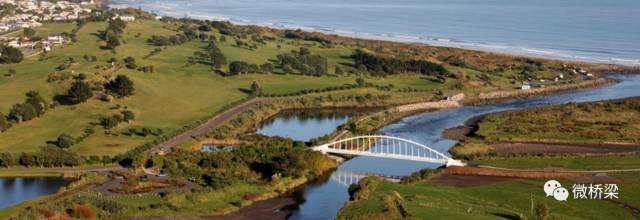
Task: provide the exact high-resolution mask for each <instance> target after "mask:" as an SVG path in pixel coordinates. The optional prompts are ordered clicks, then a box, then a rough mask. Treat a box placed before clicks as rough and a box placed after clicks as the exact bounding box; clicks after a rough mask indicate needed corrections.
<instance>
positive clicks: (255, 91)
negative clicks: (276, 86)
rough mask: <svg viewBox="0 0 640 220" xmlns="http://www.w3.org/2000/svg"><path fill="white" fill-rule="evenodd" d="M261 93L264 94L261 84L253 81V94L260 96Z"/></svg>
mask: <svg viewBox="0 0 640 220" xmlns="http://www.w3.org/2000/svg"><path fill="white" fill-rule="evenodd" d="M260 93H262V87H261V86H260V84H258V82H256V81H253V83H251V94H252V95H260Z"/></svg>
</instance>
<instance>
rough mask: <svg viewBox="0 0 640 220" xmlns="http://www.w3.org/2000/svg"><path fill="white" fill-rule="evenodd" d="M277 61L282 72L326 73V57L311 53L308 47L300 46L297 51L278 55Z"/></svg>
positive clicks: (319, 74) (316, 74)
mask: <svg viewBox="0 0 640 220" xmlns="http://www.w3.org/2000/svg"><path fill="white" fill-rule="evenodd" d="M278 63H279V64H280V65H281V66H282V70H283V71H284V73H287V74H290V73H299V74H305V75H315V76H321V75H326V74H327V73H328V71H327V69H328V61H327V58H326V57H323V56H320V55H317V54H311V52H310V51H309V49H308V48H305V47H302V48H300V50H299V51H297V52H296V51H293V52H292V53H290V54H289V53H287V54H280V55H278Z"/></svg>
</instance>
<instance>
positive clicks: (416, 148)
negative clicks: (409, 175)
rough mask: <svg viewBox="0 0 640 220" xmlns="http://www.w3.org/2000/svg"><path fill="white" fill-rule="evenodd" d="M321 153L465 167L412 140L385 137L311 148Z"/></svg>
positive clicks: (354, 139)
mask: <svg viewBox="0 0 640 220" xmlns="http://www.w3.org/2000/svg"><path fill="white" fill-rule="evenodd" d="M312 149H313V150H315V151H320V152H322V153H325V154H326V153H335V154H346V155H357V156H370V157H381V158H391V159H400V160H413V161H422V162H428V163H436V164H443V165H446V166H447V167H448V166H465V164H464V163H463V162H462V161H459V160H454V159H452V158H451V157H448V156H446V155H444V154H442V153H440V152H438V151H436V150H434V149H431V148H429V147H427V146H425V145H423V144H420V143H417V142H415V141H412V140H407V139H404V138H399V137H392V136H385V135H363V136H357V137H350V138H345V139H341V140H338V141H334V142H331V143H327V144H323V145H319V146H315V147H313V148H312Z"/></svg>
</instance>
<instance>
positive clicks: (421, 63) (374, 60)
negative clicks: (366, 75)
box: [351, 49, 449, 76]
mask: <svg viewBox="0 0 640 220" xmlns="http://www.w3.org/2000/svg"><path fill="white" fill-rule="evenodd" d="M351 57H352V58H353V60H354V62H355V65H356V67H357V68H358V69H364V70H366V71H369V72H371V73H379V74H386V75H390V74H397V73H406V72H410V73H421V74H425V75H431V76H444V75H447V74H448V73H449V72H448V71H447V69H446V68H444V66H442V65H440V64H437V63H434V62H430V61H426V60H402V59H398V58H388V57H381V56H377V55H375V54H372V53H368V52H365V51H363V50H359V49H358V50H356V51H355V52H354V53H353V55H351Z"/></svg>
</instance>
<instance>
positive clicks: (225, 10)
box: [109, 0, 640, 65]
mask: <svg viewBox="0 0 640 220" xmlns="http://www.w3.org/2000/svg"><path fill="white" fill-rule="evenodd" d="M109 4H110V6H111V7H135V8H138V7H140V8H142V9H145V10H149V11H153V12H155V13H157V14H160V15H169V16H174V17H190V18H202V19H216V20H230V21H232V22H234V23H239V24H255V25H264V26H270V27H274V28H287V29H303V30H308V31H320V32H325V33H335V34H339V35H345V36H353V37H361V38H371V39H382V40H393V41H401V42H419V43H426V44H431V45H438V46H449V47H458V48H467V49H477V50H485V51H494V52H503V53H509V54H516V55H528V56H536V57H545V58H555V59H566V60H580V61H589V62H598V63H615V64H623V65H640V1H638V0H536V1H528V0H393V1H392V0H322V1H317V0H190V1H187V0H110V1H109Z"/></svg>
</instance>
